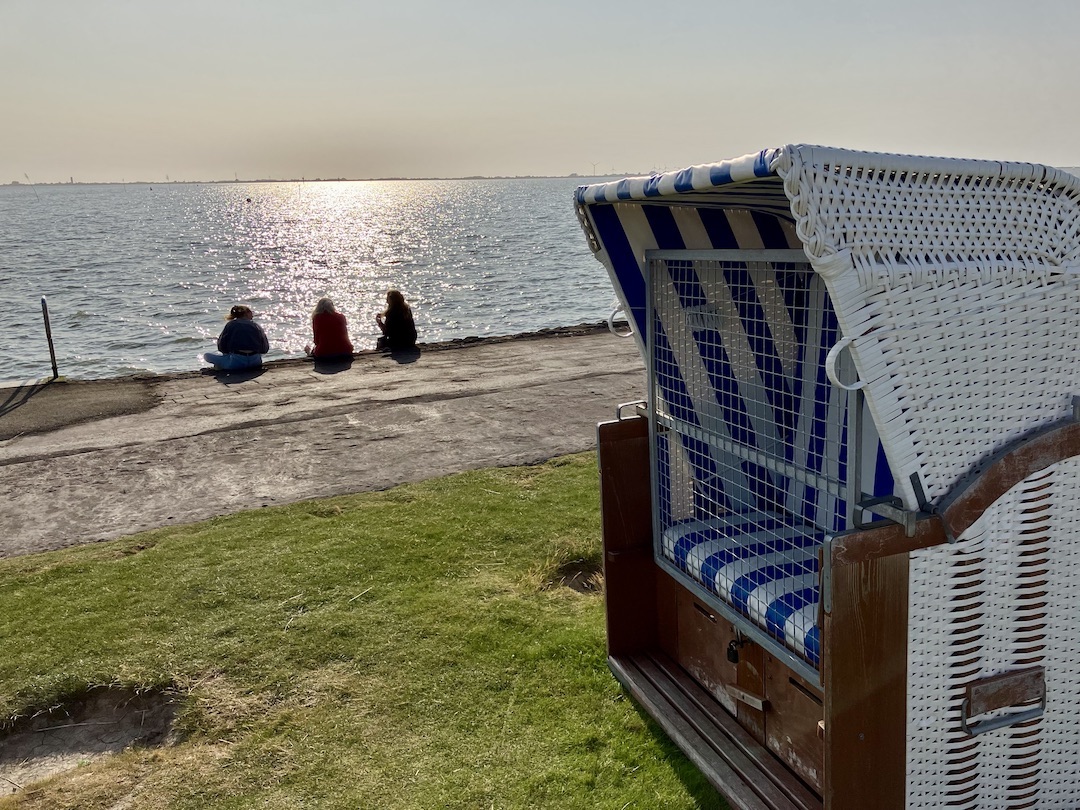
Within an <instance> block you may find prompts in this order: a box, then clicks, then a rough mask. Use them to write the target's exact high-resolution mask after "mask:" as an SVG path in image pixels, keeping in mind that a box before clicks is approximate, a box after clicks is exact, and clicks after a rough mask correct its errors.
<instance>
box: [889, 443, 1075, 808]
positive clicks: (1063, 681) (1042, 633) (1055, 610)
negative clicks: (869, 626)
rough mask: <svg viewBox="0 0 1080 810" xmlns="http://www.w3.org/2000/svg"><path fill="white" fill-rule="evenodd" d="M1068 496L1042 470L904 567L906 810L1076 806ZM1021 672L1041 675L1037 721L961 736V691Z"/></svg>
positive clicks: (1070, 487)
mask: <svg viewBox="0 0 1080 810" xmlns="http://www.w3.org/2000/svg"><path fill="white" fill-rule="evenodd" d="M1078 486H1080V463H1077V462H1076V461H1070V462H1064V463H1062V464H1059V465H1057V466H1056V467H1053V468H1050V469H1049V470H1044V471H1042V472H1040V473H1037V474H1035V475H1033V476H1031V477H1030V478H1029V479H1028V480H1026V481H1024V482H1022V483H1020V484H1018V485H1017V486H1016V487H1014V488H1013V489H1012V490H1010V491H1009V492H1008V493H1007V494H1006V495H1005V496H1004V497H1002V498H1001V499H999V500H998V501H997V502H996V503H995V504H994V506H993V507H992V508H991V509H990V510H988V511H987V512H986V513H985V514H984V515H983V517H982V519H980V520H979V521H978V522H977V523H975V524H974V525H973V526H972V527H971V528H970V529H969V530H968V531H967V532H965V533H964V535H963V536H962V537H961V538H960V539H959V541H958V542H957V543H956V544H954V545H949V546H939V547H936V548H932V549H926V550H923V551H919V552H915V553H913V554H912V555H911V586H910V594H909V597H910V608H909V633H908V795H907V806H908V807H910V808H936V807H948V808H995V807H1000V808H1027V807H1040V808H1075V807H1078V806H1080V786H1078V785H1077V779H1076V763H1077V762H1080V724H1078V723H1077V717H1078V716H1080V688H1078V684H1080V655H1078V650H1080V645H1078V643H1077V637H1076V631H1075V609H1076V605H1075V598H1076V592H1077V587H1078V586H1080V534H1078V529H1080V526H1078V525H1077V523H1078V521H1080V500H1078V499H1077V497H1076V494H1077V492H1080V490H1078V489H1077V487H1078ZM1032 666H1042V667H1044V668H1045V674H1046V689H1047V703H1046V712H1045V714H1044V715H1043V716H1042V717H1041V718H1039V719H1036V720H1033V721H1029V722H1027V723H1023V724H1020V725H1016V726H1012V727H1006V728H1002V729H999V730H995V731H989V732H986V733H984V734H980V735H978V736H969V735H968V734H966V733H965V732H964V731H963V729H962V728H961V725H960V716H961V703H962V700H963V698H964V693H965V687H966V686H967V685H968V684H970V683H971V682H973V681H975V680H977V679H979V678H983V677H987V676H990V675H995V674H998V673H1002V672H1010V671H1014V670H1020V669H1025V668H1028V667H1032ZM1019 711H1023V708H1013V707H1010V708H1006V709H1001V710H999V711H998V712H996V713H994V714H1010V713H1016V712H1019ZM991 716H992V715H991Z"/></svg>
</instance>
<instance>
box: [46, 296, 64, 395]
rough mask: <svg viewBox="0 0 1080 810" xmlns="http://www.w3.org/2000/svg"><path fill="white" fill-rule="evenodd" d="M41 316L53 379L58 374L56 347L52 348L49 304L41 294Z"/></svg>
mask: <svg viewBox="0 0 1080 810" xmlns="http://www.w3.org/2000/svg"><path fill="white" fill-rule="evenodd" d="M41 317H43V318H44V319H45V338H46V339H47V340H48V341H49V358H50V359H51V360H52V378H53V379H54V380H55V379H56V378H57V377H59V376H60V372H59V371H57V370H56V349H55V348H53V341H52V327H51V326H50V325H49V304H48V302H46V300H45V296H44V295H43V296H41Z"/></svg>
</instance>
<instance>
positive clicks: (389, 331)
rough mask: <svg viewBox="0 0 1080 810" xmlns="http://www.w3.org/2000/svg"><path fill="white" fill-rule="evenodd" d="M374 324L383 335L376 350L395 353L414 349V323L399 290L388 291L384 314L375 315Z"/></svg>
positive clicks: (410, 310) (410, 311)
mask: <svg viewBox="0 0 1080 810" xmlns="http://www.w3.org/2000/svg"><path fill="white" fill-rule="evenodd" d="M375 323H377V324H378V325H379V329H381V330H382V333H383V336H382V337H381V338H379V342H378V344H377V345H376V348H377V349H383V350H389V351H392V352H396V351H401V350H402V349H413V348H416V322H415V321H414V320H413V314H412V309H410V307H409V305H408V304H406V303H405V296H404V295H402V294H401V291H400V290H390V292H388V293H387V294H386V312H380V313H379V314H378V315H376V316H375Z"/></svg>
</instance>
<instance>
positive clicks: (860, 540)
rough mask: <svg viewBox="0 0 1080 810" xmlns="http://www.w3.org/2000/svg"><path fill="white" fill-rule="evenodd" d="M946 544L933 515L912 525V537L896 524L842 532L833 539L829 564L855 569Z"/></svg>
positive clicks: (942, 527)
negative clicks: (869, 561) (830, 562)
mask: <svg viewBox="0 0 1080 810" xmlns="http://www.w3.org/2000/svg"><path fill="white" fill-rule="evenodd" d="M947 542H948V538H947V537H946V535H945V526H944V524H943V523H942V521H941V518H939V517H937V516H936V515H935V516H933V517H929V518H925V519H923V520H920V521H918V522H916V524H915V536H914V537H908V536H907V535H905V534H904V527H903V526H901V525H900V524H899V523H883V524H881V525H880V526H875V527H873V528H871V529H862V530H856V531H851V532H846V533H845V534H840V535H837V536H836V537H834V538H833V541H832V564H833V566H840V565H855V564H857V563H861V562H866V561H867V560H875V559H878V558H880V557H891V556H892V555H894V554H907V553H908V552H911V551H916V550H918V549H920V548H930V547H931V546H940V545H942V544H943V543H947Z"/></svg>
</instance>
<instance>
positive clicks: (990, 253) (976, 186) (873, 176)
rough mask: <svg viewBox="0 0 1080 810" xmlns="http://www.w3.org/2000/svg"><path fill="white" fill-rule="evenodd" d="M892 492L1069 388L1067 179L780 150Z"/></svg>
mask: <svg viewBox="0 0 1080 810" xmlns="http://www.w3.org/2000/svg"><path fill="white" fill-rule="evenodd" d="M777 171H778V172H779V174H780V175H781V176H782V177H783V178H784V181H785V188H786V189H787V192H788V195H789V198H790V199H791V207H792V213H793V214H794V216H795V219H796V230H797V232H798V234H799V237H800V239H802V240H803V242H804V245H805V249H806V252H807V254H808V255H809V256H810V258H811V262H812V264H813V266H814V269H815V270H816V271H818V272H819V273H821V275H822V276H823V277H824V278H825V280H826V283H827V284H828V288H829V293H830V295H831V297H832V301H833V306H834V307H835V309H836V313H837V317H838V319H839V321H840V325H841V328H842V331H843V333H844V335H845V337H848V338H850V339H851V340H852V344H851V353H852V356H853V357H854V359H855V364H856V367H857V368H858V371H859V376H860V378H861V379H862V380H863V381H864V382H865V384H866V394H867V399H868V401H869V404H870V408H871V411H872V412H873V414H874V418H875V421H876V423H877V426H878V430H879V433H880V435H881V438H882V441H883V444H884V446H885V452H886V455H887V456H888V459H889V463H890V466H891V468H892V470H893V472H894V474H895V475H896V476H897V493H898V494H901V495H902V496H903V497H904V499H905V501H906V503H907V506H908V507H909V508H915V507H917V506H918V504H917V499H916V497H915V491H914V488H913V486H912V484H911V482H910V480H909V478H910V476H911V475H912V474H913V473H918V474H919V476H920V478H921V481H922V485H923V487H924V489H925V492H926V495H927V497H928V498H929V499H930V500H933V499H935V498H937V497H940V496H941V495H943V494H944V493H945V492H947V491H948V490H949V489H950V488H951V487H952V486H954V485H955V484H956V483H957V481H958V480H960V479H961V478H962V477H963V476H964V475H965V474H968V473H969V472H971V470H972V467H973V465H974V464H975V463H976V462H977V461H978V460H979V459H981V458H983V457H985V456H986V455H987V454H989V453H992V452H993V451H994V450H996V449H998V448H1000V447H1001V446H1003V445H1004V444H1006V443H1007V442H1009V441H1010V440H1012V439H1014V438H1015V437H1016V436H1018V435H1020V434H1022V433H1024V432H1026V431H1028V430H1030V429H1031V428H1032V427H1033V426H1036V425H1042V424H1046V423H1047V422H1050V421H1053V420H1056V419H1058V418H1061V417H1062V416H1065V415H1066V414H1067V413H1068V410H1069V397H1070V396H1071V394H1073V393H1074V392H1076V391H1077V389H1078V387H1080V386H1078V385H1077V380H1076V373H1077V372H1076V369H1077V368H1078V367H1080V366H1078V362H1077V361H1078V360H1080V339H1078V338H1077V335H1076V333H1075V330H1074V329H1072V328H1071V326H1070V325H1071V324H1075V323H1076V322H1077V316H1078V315H1080V284H1078V280H1080V278H1078V276H1080V183H1078V182H1077V180H1076V178H1073V177H1072V176H1071V175H1068V174H1065V173H1063V172H1058V171H1057V170H1054V169H1049V168H1047V167H1041V166H1031V165H1026V164H996V163H988V162H985V161H983V162H976V161H960V160H956V161H949V160H944V159H930V158H927V159H919V158H911V157H903V156H895V155H872V154H865V153H852V152H839V151H838V150H822V149H817V148H814V147H788V148H786V149H785V150H784V151H783V153H782V156H781V158H780V160H779V161H778V164H777Z"/></svg>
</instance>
